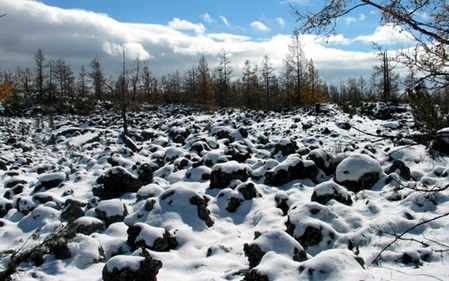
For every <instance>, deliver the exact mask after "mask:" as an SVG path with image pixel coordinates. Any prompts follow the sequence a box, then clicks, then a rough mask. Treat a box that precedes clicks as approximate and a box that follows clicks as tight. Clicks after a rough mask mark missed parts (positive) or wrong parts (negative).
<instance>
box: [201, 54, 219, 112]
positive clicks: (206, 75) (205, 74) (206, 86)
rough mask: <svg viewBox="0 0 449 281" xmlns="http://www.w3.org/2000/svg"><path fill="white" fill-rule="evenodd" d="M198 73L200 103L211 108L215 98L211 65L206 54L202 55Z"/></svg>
mask: <svg viewBox="0 0 449 281" xmlns="http://www.w3.org/2000/svg"><path fill="white" fill-rule="evenodd" d="M197 75H198V78H197V79H198V90H199V91H198V97H199V104H203V105H205V106H206V107H207V108H208V109H211V108H212V107H213V106H214V105H215V99H214V98H213V95H212V85H211V84H212V79H211V76H210V70H209V65H208V63H207V60H206V57H205V56H201V57H200V60H199V63H198V69H197Z"/></svg>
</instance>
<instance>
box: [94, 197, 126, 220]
mask: <svg viewBox="0 0 449 281" xmlns="http://www.w3.org/2000/svg"><path fill="white" fill-rule="evenodd" d="M96 210H98V211H101V212H104V213H105V215H106V216H107V217H113V216H121V215H123V214H124V213H125V205H124V204H123V202H122V201H121V200H120V199H110V200H104V201H101V202H100V204H98V206H97V208H96Z"/></svg>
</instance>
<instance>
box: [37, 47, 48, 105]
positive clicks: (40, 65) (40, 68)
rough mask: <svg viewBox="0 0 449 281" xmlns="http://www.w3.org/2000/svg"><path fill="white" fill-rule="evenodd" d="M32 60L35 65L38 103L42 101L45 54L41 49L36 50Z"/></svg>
mask: <svg viewBox="0 0 449 281" xmlns="http://www.w3.org/2000/svg"><path fill="white" fill-rule="evenodd" d="M34 62H35V65H36V78H35V79H36V80H35V81H36V82H35V84H36V87H37V92H38V103H42V101H43V98H44V94H45V93H44V91H45V89H44V82H45V68H46V66H45V55H44V53H43V52H42V50H41V49H39V50H37V53H36V55H35V56H34Z"/></svg>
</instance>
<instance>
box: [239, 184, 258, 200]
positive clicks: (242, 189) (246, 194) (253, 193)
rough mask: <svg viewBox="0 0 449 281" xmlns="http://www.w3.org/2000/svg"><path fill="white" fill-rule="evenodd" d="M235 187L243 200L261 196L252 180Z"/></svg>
mask: <svg viewBox="0 0 449 281" xmlns="http://www.w3.org/2000/svg"><path fill="white" fill-rule="evenodd" d="M235 189H236V190H237V191H238V192H239V193H240V194H242V196H243V198H244V199H245V200H252V199H253V198H257V197H261V196H262V195H261V194H260V192H259V191H258V190H257V188H256V185H255V184H254V183H253V182H244V183H241V184H239V185H238V186H237V187H236V188H235Z"/></svg>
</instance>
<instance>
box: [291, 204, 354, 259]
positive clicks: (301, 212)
mask: <svg viewBox="0 0 449 281" xmlns="http://www.w3.org/2000/svg"><path fill="white" fill-rule="evenodd" d="M286 226H287V233H288V234H290V235H291V236H293V237H294V238H295V239H296V240H297V241H298V242H299V243H300V244H301V245H302V246H303V247H304V248H305V249H307V250H309V248H310V247H315V248H316V250H317V251H316V252H319V251H321V250H323V249H329V248H331V247H332V246H333V244H334V243H335V241H336V239H337V238H338V237H337V232H336V230H335V229H334V226H338V227H339V228H340V229H342V228H345V227H346V226H345V225H344V224H343V223H342V222H341V221H340V218H339V217H338V216H337V215H336V214H335V213H333V212H332V211H331V210H330V209H329V208H328V207H327V206H323V205H321V204H318V203H315V202H311V203H306V204H300V205H295V206H293V207H292V208H291V209H290V211H289V213H288V219H287V222H286ZM344 230H345V231H349V229H344Z"/></svg>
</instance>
